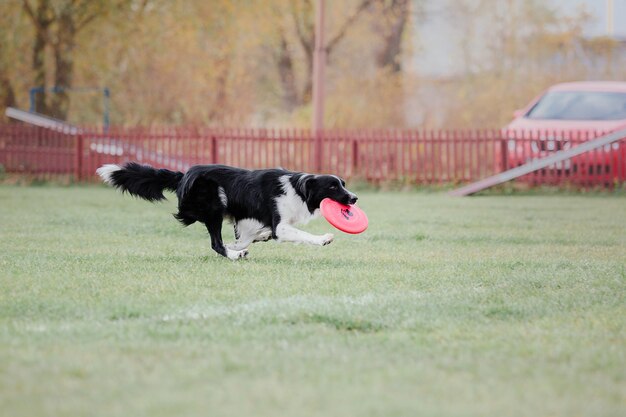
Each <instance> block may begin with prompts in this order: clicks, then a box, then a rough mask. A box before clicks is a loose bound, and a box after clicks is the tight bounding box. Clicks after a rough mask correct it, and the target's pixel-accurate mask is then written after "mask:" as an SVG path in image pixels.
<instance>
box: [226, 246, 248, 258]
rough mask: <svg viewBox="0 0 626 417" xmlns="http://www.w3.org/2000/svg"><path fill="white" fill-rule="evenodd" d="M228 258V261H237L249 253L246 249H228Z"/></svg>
mask: <svg viewBox="0 0 626 417" xmlns="http://www.w3.org/2000/svg"><path fill="white" fill-rule="evenodd" d="M226 256H228V259H232V260H233V261H236V260H237V259H242V258H245V257H246V256H248V251H247V250H245V249H244V250H232V249H228V248H226Z"/></svg>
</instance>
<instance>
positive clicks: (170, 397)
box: [0, 186, 626, 417]
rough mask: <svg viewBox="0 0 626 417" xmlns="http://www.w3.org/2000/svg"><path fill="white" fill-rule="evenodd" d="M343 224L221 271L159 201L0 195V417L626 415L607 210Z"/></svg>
mask: <svg viewBox="0 0 626 417" xmlns="http://www.w3.org/2000/svg"><path fill="white" fill-rule="evenodd" d="M360 205H361V207H362V208H364V209H365V210H366V212H367V213H368V215H369V218H370V229H369V230H368V231H367V232H366V233H364V234H362V235H358V236H349V235H345V234H341V233H340V232H337V233H335V236H336V240H335V242H334V243H333V244H332V245H330V246H327V247H309V246H297V245H291V244H276V243H274V242H268V243H261V244H256V245H253V246H252V248H251V251H250V258H249V259H247V260H244V261H239V262H232V261H229V260H227V259H224V258H221V257H218V256H216V255H214V253H213V252H212V251H211V250H210V245H209V240H208V237H207V234H206V231H205V229H204V228H203V227H202V226H200V225H193V226H191V227H189V228H188V229H182V228H181V227H180V226H179V225H178V224H177V222H176V221H175V220H174V219H173V218H172V216H171V213H172V212H174V208H175V203H174V202H173V201H171V200H170V201H169V202H166V203H164V204H157V205H151V204H149V203H146V202H144V201H139V200H135V199H133V198H130V197H128V196H124V197H123V196H121V195H120V194H119V193H117V192H115V191H114V190H112V189H108V188H104V187H69V188H59V187H51V186H46V187H22V188H20V187H10V186H2V187H0V207H1V209H0V415H2V416H7V417H9V416H10V417H19V416H28V417H32V416H107V417H110V416H133V417H137V416H201V415H202V416H206V415H211V416H245V415H251V416H277V415H285V416H396V415H398V416H419V415H423V416H498V417H500V416H567V417H572V416H616V417H617V416H620V417H621V416H624V415H626V198H625V197H623V196H610V195H604V196H600V195H594V196H567V195H552V196H483V197H480V196H479V197H472V198H451V197H447V196H445V195H442V194H436V193H382V192H381V193H376V192H364V193H360ZM306 229H307V230H310V231H314V232H329V231H331V227H330V226H329V225H328V224H327V223H326V222H325V221H324V220H323V219H319V220H316V221H314V222H312V223H311V224H310V225H309V226H307V227H306ZM225 237H226V238H227V239H232V232H231V230H230V228H227V229H226V230H225Z"/></svg>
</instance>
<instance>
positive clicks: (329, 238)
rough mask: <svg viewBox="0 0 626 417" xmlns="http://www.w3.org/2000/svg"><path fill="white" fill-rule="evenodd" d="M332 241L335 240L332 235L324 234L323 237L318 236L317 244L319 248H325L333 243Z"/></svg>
mask: <svg viewBox="0 0 626 417" xmlns="http://www.w3.org/2000/svg"><path fill="white" fill-rule="evenodd" d="M333 239H335V235H333V234H332V233H326V234H325V235H322V236H320V239H319V243H318V244H319V245H320V246H326V245H328V244H330V243H331V242H332V241H333Z"/></svg>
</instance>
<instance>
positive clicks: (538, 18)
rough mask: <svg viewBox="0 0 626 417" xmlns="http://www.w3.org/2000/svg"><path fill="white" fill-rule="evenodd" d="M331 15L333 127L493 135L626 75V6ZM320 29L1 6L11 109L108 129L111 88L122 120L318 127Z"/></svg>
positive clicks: (547, 2)
mask: <svg viewBox="0 0 626 417" xmlns="http://www.w3.org/2000/svg"><path fill="white" fill-rule="evenodd" d="M326 9H327V10H326V41H327V52H328V60H327V69H326V109H325V126H326V127H328V128H359V127H399V128H411V127H420V128H428V129H430V128H433V129H434V128H443V127H445V128H463V127H499V126H502V125H504V124H506V123H507V122H509V121H510V120H511V119H512V113H513V111H514V110H515V109H517V108H519V107H521V106H523V105H525V104H527V103H528V102H529V101H530V100H531V99H532V98H533V97H534V96H536V95H537V94H539V93H540V92H541V91H542V90H543V89H544V88H546V87H548V86H550V85H551V84H554V83H556V82H563V81H569V80H624V79H626V0H342V1H333V2H328V3H327V7H326ZM314 24H315V4H314V0H263V1H261V0H231V1H219V0H184V1H182V0H180V1H173V0H1V1H0V45H1V46H0V110H1V111H2V113H1V114H4V108H6V107H7V106H11V107H18V108H23V109H28V108H29V107H31V108H32V107H34V109H35V110H36V111H37V112H40V113H43V114H47V115H51V116H54V117H57V118H60V119H64V120H69V121H70V122H72V123H77V124H99V123H101V120H102V114H103V111H104V109H103V106H104V104H103V99H102V91H103V89H104V88H108V89H109V91H110V119H111V124H113V125H124V126H131V125H132V126H134V125H143V126H151V125H181V124H184V125H190V124H193V125H206V126H248V127H267V126H270V127H309V126H310V119H311V111H312V110H311V98H312V93H311V90H312V64H313V46H314V29H315V28H314ZM34 87H45V88H46V90H43V92H42V91H38V92H36V93H33V101H34V103H30V99H31V93H30V92H31V89H32V88H34ZM52 87H57V88H58V90H57V91H50V89H51V88H52ZM3 117H4V116H3Z"/></svg>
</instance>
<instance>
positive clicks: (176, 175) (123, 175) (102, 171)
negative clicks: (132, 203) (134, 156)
mask: <svg viewBox="0 0 626 417" xmlns="http://www.w3.org/2000/svg"><path fill="white" fill-rule="evenodd" d="M96 173H97V174H98V175H100V177H101V178H102V180H103V181H104V182H106V183H107V184H109V185H111V186H113V187H115V188H117V189H120V190H122V192H127V193H129V194H130V195H133V196H136V197H141V198H143V199H144V200H148V201H151V202H155V201H161V200H165V196H164V195H163V190H170V191H176V188H178V184H179V183H180V180H181V179H182V178H183V173H182V172H174V171H170V170H168V169H155V168H152V167H151V166H149V165H140V164H138V163H137V162H127V163H126V164H124V165H122V166H119V165H113V164H109V165H103V166H101V167H100V168H98V169H97V170H96Z"/></svg>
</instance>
